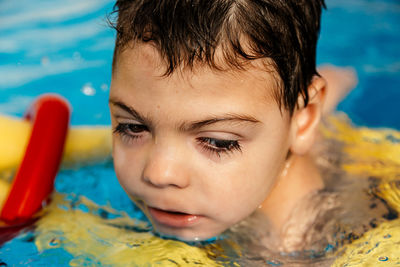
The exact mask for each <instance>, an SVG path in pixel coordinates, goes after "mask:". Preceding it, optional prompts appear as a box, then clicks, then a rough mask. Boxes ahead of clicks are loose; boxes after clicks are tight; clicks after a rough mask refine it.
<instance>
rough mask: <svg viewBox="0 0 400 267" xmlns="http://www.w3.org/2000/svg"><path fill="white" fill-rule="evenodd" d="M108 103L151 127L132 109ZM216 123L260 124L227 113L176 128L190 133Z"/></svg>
mask: <svg viewBox="0 0 400 267" xmlns="http://www.w3.org/2000/svg"><path fill="white" fill-rule="evenodd" d="M109 103H110V104H112V105H115V106H117V107H119V108H121V109H122V110H124V111H126V112H128V113H129V114H131V115H132V117H134V118H135V119H136V120H137V121H138V122H140V123H143V124H145V125H147V126H151V125H152V123H151V120H149V119H146V118H144V117H143V116H141V115H140V114H139V112H137V111H136V110H135V109H134V108H132V107H130V106H128V105H126V104H124V103H123V102H121V101H117V100H113V99H110V100H109ZM218 122H238V123H240V122H247V123H252V124H258V123H260V121H259V120H257V119H255V118H254V117H252V116H250V115H245V114H235V113H227V114H223V115H220V116H211V117H210V118H208V119H205V120H199V121H193V122H182V123H180V124H179V126H178V127H177V128H178V129H179V130H180V131H184V132H191V131H195V130H198V129H200V128H202V127H204V126H207V125H210V124H215V123H218Z"/></svg>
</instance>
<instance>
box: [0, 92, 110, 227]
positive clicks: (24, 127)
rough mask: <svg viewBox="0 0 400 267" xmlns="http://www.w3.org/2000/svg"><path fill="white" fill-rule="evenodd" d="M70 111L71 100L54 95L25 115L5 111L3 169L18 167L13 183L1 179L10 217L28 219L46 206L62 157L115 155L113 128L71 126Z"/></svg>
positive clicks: (82, 160) (70, 160)
mask: <svg viewBox="0 0 400 267" xmlns="http://www.w3.org/2000/svg"><path fill="white" fill-rule="evenodd" d="M69 116H70V107H69V104H68V103H67V101H66V100H65V99H63V98H62V97H60V96H57V95H50V94H47V95H43V96H41V97H39V98H38V99H37V100H36V101H35V102H34V103H33V105H32V106H31V107H30V108H29V109H28V112H27V113H26V116H25V120H21V119H17V118H13V117H7V116H0V129H1V131H0V147H1V150H2V151H1V153H0V173H2V174H8V173H13V172H15V176H14V178H13V181H12V184H11V186H10V185H9V184H8V183H7V182H5V181H4V180H0V211H1V212H0V219H1V220H3V221H4V222H8V223H10V224H15V222H18V221H24V220H27V219H29V218H31V217H32V216H33V214H34V213H35V212H37V211H38V210H39V209H40V208H41V206H42V204H43V202H44V201H46V200H47V198H48V196H49V194H50V193H51V192H52V190H53V184H54V178H55V176H56V173H57V171H58V169H59V167H60V164H61V162H62V166H64V167H74V166H76V165H79V164H87V163H90V162H94V161H98V160H104V159H106V158H108V157H109V156H110V154H111V134H110V133H111V131H110V129H109V127H78V128H73V129H70V130H68V124H69ZM18 166H19V167H18ZM12 222H13V223H12Z"/></svg>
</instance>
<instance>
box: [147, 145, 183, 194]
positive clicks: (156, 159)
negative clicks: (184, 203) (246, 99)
mask: <svg viewBox="0 0 400 267" xmlns="http://www.w3.org/2000/svg"><path fill="white" fill-rule="evenodd" d="M154 146H155V147H154V148H153V149H152V151H151V152H150V153H149V156H148V158H147V162H146V164H145V168H144V170H143V174H142V178H143V180H144V181H145V182H146V183H148V184H149V185H151V186H154V187H157V188H165V187H177V188H185V187H187V186H189V184H190V178H189V177H188V174H187V172H185V165H186V164H185V162H184V159H185V156H184V155H183V154H182V151H179V150H178V149H176V148H173V147H165V146H164V147H163V146H159V147H156V146H157V145H154Z"/></svg>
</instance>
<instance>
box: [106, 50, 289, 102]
mask: <svg viewBox="0 0 400 267" xmlns="http://www.w3.org/2000/svg"><path fill="white" fill-rule="evenodd" d="M223 58H224V56H223V52H222V51H221V49H217V50H216V54H215V59H214V60H213V62H215V65H213V66H210V65H209V64H207V63H204V62H199V61H198V62H195V64H194V65H193V66H191V67H189V66H186V65H185V62H182V63H181V64H180V65H179V66H178V68H176V69H175V70H174V71H173V72H172V73H166V71H167V60H166V59H165V58H163V57H162V56H161V55H160V52H159V50H158V49H157V48H156V47H155V46H154V45H152V44H151V43H146V44H142V43H136V44H135V45H132V46H126V47H125V48H123V49H120V50H119V51H118V52H117V53H116V55H115V62H114V63H115V64H114V65H113V78H115V76H121V75H123V74H128V75H130V76H132V75H140V76H142V77H147V78H153V79H154V80H161V79H165V80H168V79H169V80H173V79H176V78H177V77H179V78H180V79H183V80H186V82H188V81H189V80H192V79H193V80H196V78H204V77H206V76H207V77H208V78H209V79H210V78H211V77H213V78H214V79H211V80H212V81H220V82H226V83H236V85H240V84H242V83H247V84H252V87H253V90H251V91H249V93H255V92H256V91H262V93H263V94H264V96H265V98H266V99H268V100H269V99H271V98H274V99H275V100H276V98H277V96H278V94H279V88H280V87H281V79H280V78H279V74H278V73H277V71H276V70H275V67H274V65H273V63H272V60H270V59H256V60H252V61H247V62H241V63H240V64H239V65H241V67H240V68H235V67H232V66H230V65H228V64H226V63H225V62H224V59H223ZM128 72H129V73H128ZM235 87H236V86H232V88H235Z"/></svg>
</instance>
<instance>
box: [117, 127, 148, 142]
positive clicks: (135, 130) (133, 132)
mask: <svg viewBox="0 0 400 267" xmlns="http://www.w3.org/2000/svg"><path fill="white" fill-rule="evenodd" d="M148 131H149V128H148V127H147V126H146V125H143V124H134V123H119V124H118V125H117V126H116V127H115V128H114V130H113V133H115V134H118V135H120V136H121V138H122V140H123V141H125V142H127V141H131V140H134V139H138V138H140V137H142V135H143V133H144V132H148Z"/></svg>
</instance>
